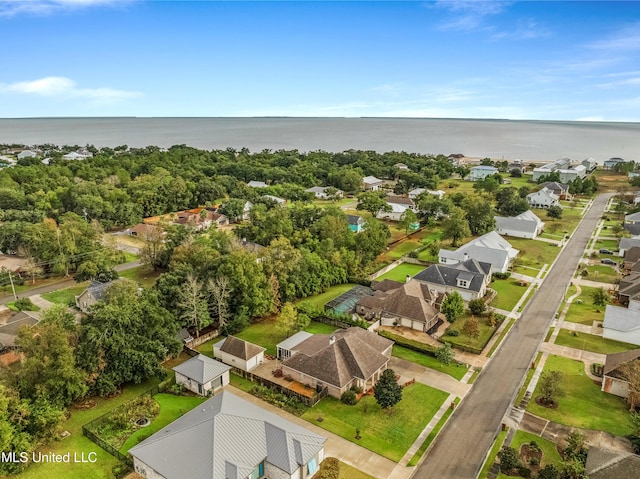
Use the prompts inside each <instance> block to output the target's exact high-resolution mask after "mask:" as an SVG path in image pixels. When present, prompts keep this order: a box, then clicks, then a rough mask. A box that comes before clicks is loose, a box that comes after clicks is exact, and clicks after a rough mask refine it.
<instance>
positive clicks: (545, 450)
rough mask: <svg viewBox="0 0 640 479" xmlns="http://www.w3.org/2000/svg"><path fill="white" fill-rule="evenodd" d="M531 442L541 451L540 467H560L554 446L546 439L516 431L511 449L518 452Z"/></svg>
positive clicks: (502, 478)
mask: <svg viewBox="0 0 640 479" xmlns="http://www.w3.org/2000/svg"><path fill="white" fill-rule="evenodd" d="M531 441H535V442H536V443H537V444H538V446H539V447H540V449H542V461H541V464H540V465H541V466H542V467H544V466H546V465H547V464H553V465H554V466H556V467H559V466H560V463H561V462H562V458H561V457H560V453H559V452H558V449H557V448H556V444H555V443H554V442H551V441H549V440H548V439H544V438H542V437H540V436H536V435H535V434H531V433H530V432H525V431H516V434H515V435H514V436H513V440H512V441H511V447H512V448H514V449H515V450H516V451H518V452H520V446H522V445H523V444H529V443H530V442H531ZM512 477H513V476H507V475H506V474H502V473H501V474H498V479H510V478H512Z"/></svg>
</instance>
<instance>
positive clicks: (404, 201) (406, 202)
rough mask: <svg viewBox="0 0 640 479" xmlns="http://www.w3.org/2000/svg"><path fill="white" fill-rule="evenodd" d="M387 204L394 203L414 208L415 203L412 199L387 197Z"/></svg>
mask: <svg viewBox="0 0 640 479" xmlns="http://www.w3.org/2000/svg"><path fill="white" fill-rule="evenodd" d="M387 203H393V204H396V205H407V206H414V205H415V203H414V202H413V200H412V199H411V198H405V197H404V196H387Z"/></svg>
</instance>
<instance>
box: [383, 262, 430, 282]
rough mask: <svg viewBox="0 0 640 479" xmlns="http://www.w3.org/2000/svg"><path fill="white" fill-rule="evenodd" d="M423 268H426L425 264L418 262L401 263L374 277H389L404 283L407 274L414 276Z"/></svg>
mask: <svg viewBox="0 0 640 479" xmlns="http://www.w3.org/2000/svg"><path fill="white" fill-rule="evenodd" d="M423 269H426V267H425V266H421V265H419V264H410V263H402V264H400V265H398V266H396V267H395V268H393V269H392V270H391V271H388V272H386V273H385V274H383V275H382V276H379V277H378V278H376V281H383V280H385V279H391V280H393V281H399V282H400V283H404V282H405V281H406V279H407V275H410V276H415V275H416V274H418V273H419V272H420V271H422V270H423Z"/></svg>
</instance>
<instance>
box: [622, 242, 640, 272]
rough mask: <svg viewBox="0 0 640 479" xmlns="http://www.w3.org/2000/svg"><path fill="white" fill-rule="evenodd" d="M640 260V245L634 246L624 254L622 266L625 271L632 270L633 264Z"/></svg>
mask: <svg viewBox="0 0 640 479" xmlns="http://www.w3.org/2000/svg"><path fill="white" fill-rule="evenodd" d="M638 261H640V246H632V247H631V248H629V249H628V250H627V252H626V253H625V254H624V261H623V263H622V267H623V268H624V270H625V271H631V269H632V268H633V266H634V265H635V264H636V263H638Z"/></svg>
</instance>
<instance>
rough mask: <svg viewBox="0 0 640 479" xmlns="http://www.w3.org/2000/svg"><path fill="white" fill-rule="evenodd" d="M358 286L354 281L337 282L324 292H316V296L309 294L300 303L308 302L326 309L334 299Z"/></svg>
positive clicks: (317, 307) (318, 307)
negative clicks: (326, 305)
mask: <svg viewBox="0 0 640 479" xmlns="http://www.w3.org/2000/svg"><path fill="white" fill-rule="evenodd" d="M354 286H356V285H355V284H353V283H346V284H337V285H335V286H331V287H329V288H328V289H327V290H326V291H325V292H324V293H320V294H316V295H315V296H309V297H307V298H304V299H301V300H300V301H298V303H302V302H307V303H310V304H312V305H313V306H314V307H315V308H316V309H324V305H325V304H327V303H328V302H329V301H331V300H332V299H335V298H337V297H338V296H340V295H341V294H342V293H346V292H347V291H349V290H350V289H352V288H353V287H354Z"/></svg>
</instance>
